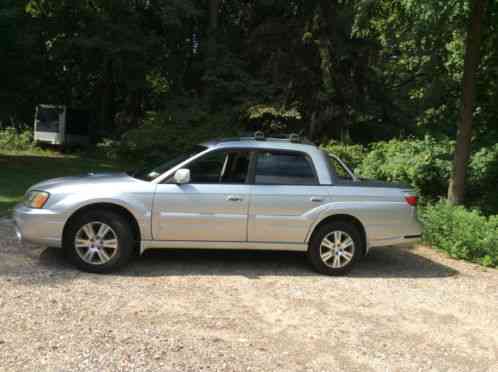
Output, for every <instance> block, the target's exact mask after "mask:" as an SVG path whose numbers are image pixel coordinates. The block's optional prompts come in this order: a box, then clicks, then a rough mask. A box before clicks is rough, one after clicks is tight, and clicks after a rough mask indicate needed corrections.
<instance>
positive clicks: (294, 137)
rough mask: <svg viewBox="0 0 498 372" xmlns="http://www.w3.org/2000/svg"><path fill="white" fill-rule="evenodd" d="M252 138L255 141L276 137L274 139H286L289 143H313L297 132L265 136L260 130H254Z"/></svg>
mask: <svg viewBox="0 0 498 372" xmlns="http://www.w3.org/2000/svg"><path fill="white" fill-rule="evenodd" d="M254 139H255V140H256V141H265V140H266V139H269V140H271V139H276V140H284V141H285V140H287V141H289V142H291V143H305V144H308V145H313V144H314V143H313V142H311V141H310V140H309V139H307V138H306V137H301V136H300V135H299V134H297V133H290V134H280V135H278V134H277V135H272V136H271V137H268V138H267V137H265V134H264V132H262V131H259V130H258V131H256V132H255V133H254Z"/></svg>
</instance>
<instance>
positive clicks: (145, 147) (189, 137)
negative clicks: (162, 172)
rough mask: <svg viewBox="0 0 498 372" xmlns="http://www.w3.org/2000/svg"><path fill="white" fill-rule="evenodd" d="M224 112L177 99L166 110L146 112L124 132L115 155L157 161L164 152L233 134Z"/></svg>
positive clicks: (167, 152)
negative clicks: (136, 123) (133, 127)
mask: <svg viewBox="0 0 498 372" xmlns="http://www.w3.org/2000/svg"><path fill="white" fill-rule="evenodd" d="M227 117H229V114H228V113H223V112H221V113H217V114H213V113H210V112H209V111H208V110H206V109H202V105H201V104H199V103H198V104H196V105H188V102H185V101H179V102H178V105H177V106H175V107H172V108H171V109H170V110H169V111H161V112H148V113H147V115H146V118H145V120H144V123H143V124H142V125H141V126H140V127H139V128H136V129H132V130H129V131H128V132H126V133H125V134H124V135H123V137H122V141H121V145H120V147H119V150H118V151H119V155H120V156H124V157H126V158H132V159H135V160H137V159H140V160H145V161H157V160H160V159H162V158H164V156H165V155H168V156H170V155H176V154H179V153H182V152H184V151H185V150H187V149H188V148H190V147H191V146H192V145H194V144H198V143H199V142H202V141H206V140H209V139H213V138H220V137H227V136H230V135H232V136H233V135H235V133H236V132H235V131H236V129H237V128H232V127H231V126H230V123H229V122H228V120H227Z"/></svg>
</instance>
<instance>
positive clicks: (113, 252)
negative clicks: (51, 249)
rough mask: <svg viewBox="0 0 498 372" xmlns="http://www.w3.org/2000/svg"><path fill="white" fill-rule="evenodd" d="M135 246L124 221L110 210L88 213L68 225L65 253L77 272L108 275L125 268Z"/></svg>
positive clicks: (128, 227)
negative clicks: (76, 268) (78, 270)
mask: <svg viewBox="0 0 498 372" xmlns="http://www.w3.org/2000/svg"><path fill="white" fill-rule="evenodd" d="M134 246H135V242H134V236H133V234H132V228H131V226H130V224H129V223H128V221H127V220H126V218H124V217H123V216H121V215H119V214H117V213H115V212H112V211H105V210H104V211H89V212H86V213H84V214H82V215H80V216H77V217H76V218H75V219H74V220H73V221H71V222H70V224H69V226H68V229H67V231H66V233H65V234H64V250H65V252H66V253H67V255H68V258H69V259H70V261H71V262H72V263H73V264H74V265H75V266H76V267H78V268H79V269H80V270H83V271H87V272H91V273H101V274H104V273H110V272H113V271H116V270H118V269H120V268H121V267H123V266H124V265H126V264H127V263H128V262H129V261H130V259H131V257H132V255H133V249H134Z"/></svg>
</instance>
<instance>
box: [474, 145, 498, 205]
mask: <svg viewBox="0 0 498 372" xmlns="http://www.w3.org/2000/svg"><path fill="white" fill-rule="evenodd" d="M497 181H498V144H495V145H494V146H489V147H483V148H481V149H478V150H477V151H476V152H475V153H474V154H473V155H472V157H471V159H470V163H469V172H468V178H467V189H466V198H467V200H468V204H469V205H472V206H474V207H478V208H479V209H481V210H482V211H483V212H484V213H486V214H492V213H498V194H497V193H496V182H497Z"/></svg>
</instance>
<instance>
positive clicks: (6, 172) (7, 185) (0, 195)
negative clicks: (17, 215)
mask: <svg viewBox="0 0 498 372" xmlns="http://www.w3.org/2000/svg"><path fill="white" fill-rule="evenodd" d="M122 169H126V167H122V166H120V165H119V164H118V163H113V162H111V161H109V160H102V159H95V158H92V157H89V156H86V155H75V154H71V155H66V154H61V153H58V152H55V151H49V150H41V149H34V150H31V151H23V152H12V151H5V150H1V149H0V216H2V215H6V214H8V213H10V211H11V209H12V207H13V206H14V205H15V204H16V203H18V202H19V201H21V200H22V198H23V196H24V193H25V192H26V190H27V189H28V187H30V186H31V185H33V184H35V183H37V182H40V181H43V180H46V179H49V178H55V177H64V176H71V175H72V176H74V175H79V174H83V173H88V172H91V171H113V170H122Z"/></svg>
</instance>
